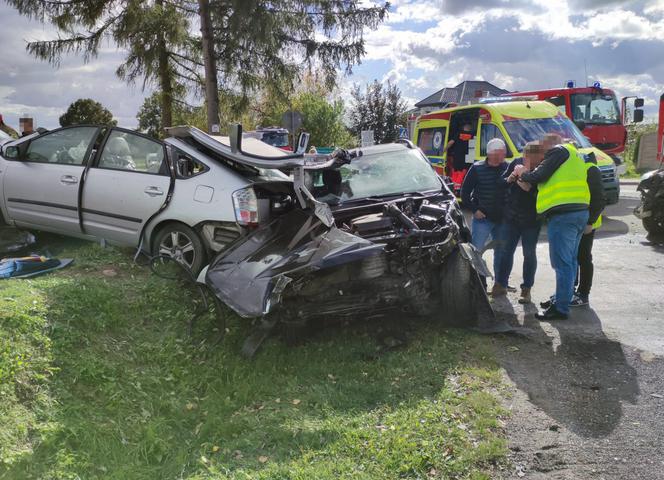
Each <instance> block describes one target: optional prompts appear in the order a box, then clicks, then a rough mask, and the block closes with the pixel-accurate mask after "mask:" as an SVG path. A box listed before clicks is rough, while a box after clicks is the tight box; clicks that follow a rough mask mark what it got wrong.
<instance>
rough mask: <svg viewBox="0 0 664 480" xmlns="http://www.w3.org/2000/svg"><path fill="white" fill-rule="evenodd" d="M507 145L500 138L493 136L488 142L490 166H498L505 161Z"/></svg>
mask: <svg viewBox="0 0 664 480" xmlns="http://www.w3.org/2000/svg"><path fill="white" fill-rule="evenodd" d="M506 153H507V147H506V146H505V142H503V140H502V139H500V138H493V139H491V140H489V142H488V143H487V144H486V163H488V164H489V166H490V167H497V166H498V165H500V164H501V163H503V162H504V161H505V154H506Z"/></svg>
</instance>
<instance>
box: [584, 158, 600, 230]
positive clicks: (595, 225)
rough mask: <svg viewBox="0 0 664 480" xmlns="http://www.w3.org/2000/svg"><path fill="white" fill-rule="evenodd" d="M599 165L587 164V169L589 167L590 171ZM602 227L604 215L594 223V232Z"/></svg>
mask: <svg viewBox="0 0 664 480" xmlns="http://www.w3.org/2000/svg"><path fill="white" fill-rule="evenodd" d="M596 166H597V164H595V163H586V167H588V170H590V169H591V168H592V167H596ZM601 226H602V214H601V213H600V214H599V217H597V220H596V221H595V223H593V230H597V229H598V228H599V227H601Z"/></svg>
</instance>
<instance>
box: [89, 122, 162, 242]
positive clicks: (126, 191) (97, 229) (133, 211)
mask: <svg viewBox="0 0 664 480" xmlns="http://www.w3.org/2000/svg"><path fill="white" fill-rule="evenodd" d="M168 172H169V169H168V163H167V161H166V150H165V148H164V145H163V144H162V143H161V142H158V141H156V140H153V139H151V138H149V137H146V136H144V135H140V134H138V133H136V132H132V131H128V130H123V129H112V130H111V131H110V132H109V134H108V136H107V138H106V140H105V142H104V145H103V147H102V148H101V150H100V152H99V153H98V154H97V157H96V159H95V161H94V163H93V164H92V166H91V168H90V169H89V171H88V173H87V175H86V178H85V185H84V188H83V200H82V205H81V208H82V213H83V227H84V229H85V232H86V233H87V234H91V235H94V236H96V237H100V238H104V239H106V240H108V241H110V242H113V243H117V244H121V245H137V244H138V242H139V236H140V234H141V231H142V229H143V226H144V225H145V223H146V221H147V220H148V219H149V218H150V217H151V216H152V215H153V214H154V213H156V212H157V211H158V210H159V209H160V207H161V206H162V204H163V203H164V201H165V200H166V196H167V194H168V189H169V186H170V176H169V173H168Z"/></svg>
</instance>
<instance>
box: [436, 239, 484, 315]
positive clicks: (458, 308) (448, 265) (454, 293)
mask: <svg viewBox="0 0 664 480" xmlns="http://www.w3.org/2000/svg"><path fill="white" fill-rule="evenodd" d="M475 276H477V272H476V271H475V269H474V268H473V266H472V265H471V263H470V261H469V260H467V259H466V258H464V257H463V256H462V255H461V252H459V251H458V250H457V251H456V252H453V253H451V254H450V255H449V256H448V257H447V259H446V260H445V263H444V265H443V268H442V270H441V272H440V308H441V312H442V318H441V320H442V321H443V322H444V323H445V324H448V325H453V326H468V325H470V324H473V323H474V322H475V320H476V318H475V317H476V308H475V307H476V302H475V299H476V294H477V292H475V289H476V288H481V286H478V285H477V284H478V283H479V280H477V279H475V278H474V277H475Z"/></svg>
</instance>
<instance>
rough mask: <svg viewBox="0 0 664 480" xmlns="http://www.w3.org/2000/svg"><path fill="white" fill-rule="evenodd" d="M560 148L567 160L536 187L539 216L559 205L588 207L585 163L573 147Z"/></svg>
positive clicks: (588, 191)
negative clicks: (566, 154)
mask: <svg viewBox="0 0 664 480" xmlns="http://www.w3.org/2000/svg"><path fill="white" fill-rule="evenodd" d="M562 146H563V147H564V148H565V149H566V150H567V151H568V152H569V158H568V159H567V160H565V162H563V164H562V165H560V167H558V169H557V170H556V171H555V172H554V173H553V175H551V177H550V178H549V179H548V180H547V181H546V182H543V183H540V184H539V185H538V187H537V204H536V207H537V213H538V214H540V215H541V214H544V213H546V212H548V211H549V210H551V209H552V208H554V207H558V206H560V205H590V188H589V187H588V180H587V177H588V167H587V166H586V162H584V161H583V158H581V155H579V153H578V152H577V150H576V147H574V145H571V144H565V145H562Z"/></svg>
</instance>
